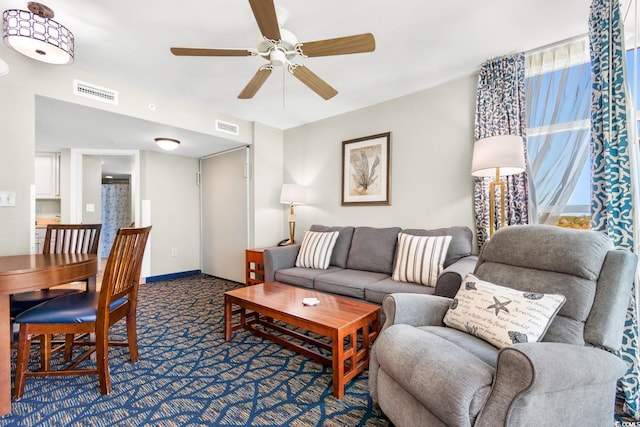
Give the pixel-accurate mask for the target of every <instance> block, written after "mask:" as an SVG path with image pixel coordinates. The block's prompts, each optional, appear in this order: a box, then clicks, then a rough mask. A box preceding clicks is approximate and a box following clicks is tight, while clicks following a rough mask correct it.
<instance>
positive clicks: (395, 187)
mask: <svg viewBox="0 0 640 427" xmlns="http://www.w3.org/2000/svg"><path fill="white" fill-rule="evenodd" d="M476 81H477V78H476V77H475V76H474V77H468V78H464V79H461V80H457V81H454V82H450V83H448V84H444V85H442V86H438V87H435V88H432V89H429V90H425V91H423V92H419V93H416V94H412V95H408V96H405V97H402V98H398V99H396V100H392V101H389V102H386V103H383V104H379V105H376V106H372V107H369V108H366V109H362V110H358V111H355V112H351V113H347V114H344V115H340V116H336V117H333V118H329V119H326V120H322V121H319V122H315V123H312V124H309V125H305V126H301V127H298V128H295V129H291V130H288V131H285V138H284V141H285V142H284V166H285V176H284V180H285V182H296V183H299V184H303V185H305V186H307V202H308V203H307V205H305V206H299V207H297V208H296V219H297V227H296V240H298V241H299V240H301V237H302V234H303V232H304V230H305V229H306V228H308V227H309V226H310V225H311V224H314V223H319V224H325V225H368V226H376V227H385V226H400V227H404V228H436V227H444V226H451V225H466V226H468V227H470V228H471V229H472V230H474V226H473V179H472V177H471V174H470V170H471V154H472V146H473V145H472V144H473V124H474V109H475V88H476ZM383 132H391V205H390V206H345V207H343V206H341V179H342V178H341V168H342V141H345V140H349V139H355V138H359V137H363V136H368V135H375V134H378V133H383ZM286 221H287V220H286V215H283V224H284V223H286Z"/></svg>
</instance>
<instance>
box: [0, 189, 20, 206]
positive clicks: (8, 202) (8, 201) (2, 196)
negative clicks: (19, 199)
mask: <svg viewBox="0 0 640 427" xmlns="http://www.w3.org/2000/svg"><path fill="white" fill-rule="evenodd" d="M15 205H16V192H15V191H0V206H15Z"/></svg>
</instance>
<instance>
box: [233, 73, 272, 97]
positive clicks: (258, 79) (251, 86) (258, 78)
mask: <svg viewBox="0 0 640 427" xmlns="http://www.w3.org/2000/svg"><path fill="white" fill-rule="evenodd" d="M272 70H273V67H271V66H270V65H267V66H265V67H262V68H260V69H259V70H258V71H257V72H256V73H255V74H254V76H253V78H252V79H251V80H250V81H249V83H247V85H246V86H245V87H244V89H242V92H240V95H238V98H240V99H250V98H253V95H255V94H256V92H258V90H259V89H260V88H261V87H262V84H263V83H264V81H265V80H267V77H269V75H270V74H271V71H272Z"/></svg>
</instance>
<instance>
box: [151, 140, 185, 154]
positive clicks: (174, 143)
mask: <svg viewBox="0 0 640 427" xmlns="http://www.w3.org/2000/svg"><path fill="white" fill-rule="evenodd" d="M155 140H156V144H158V147H160V148H162V149H163V150H167V151H172V150H175V149H176V148H178V145H180V141H178V140H177V139H173V138H155Z"/></svg>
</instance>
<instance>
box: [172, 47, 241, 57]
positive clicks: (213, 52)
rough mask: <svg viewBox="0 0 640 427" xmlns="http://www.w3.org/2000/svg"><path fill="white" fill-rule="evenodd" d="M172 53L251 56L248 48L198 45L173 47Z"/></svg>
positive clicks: (182, 54)
mask: <svg viewBox="0 0 640 427" xmlns="http://www.w3.org/2000/svg"><path fill="white" fill-rule="evenodd" d="M171 53H173V54H174V55H176V56H251V55H253V52H251V51H250V50H248V49H205V48H197V47H195V48H194V47H172V48H171Z"/></svg>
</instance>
